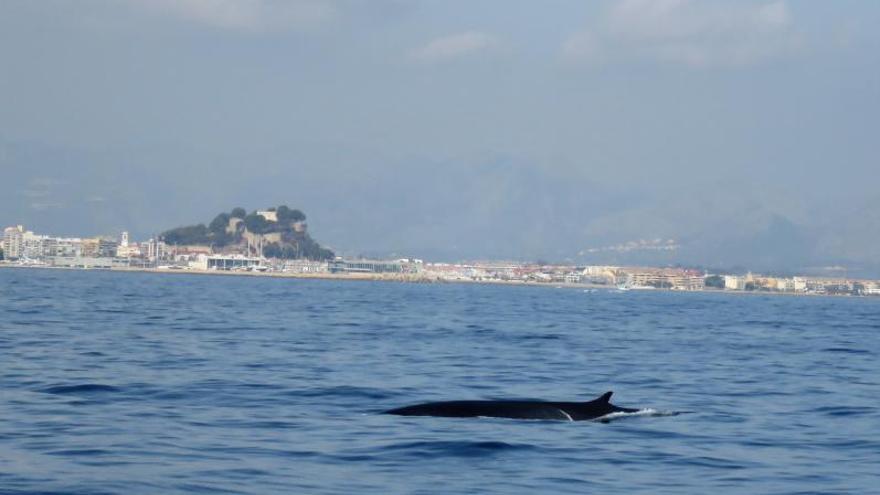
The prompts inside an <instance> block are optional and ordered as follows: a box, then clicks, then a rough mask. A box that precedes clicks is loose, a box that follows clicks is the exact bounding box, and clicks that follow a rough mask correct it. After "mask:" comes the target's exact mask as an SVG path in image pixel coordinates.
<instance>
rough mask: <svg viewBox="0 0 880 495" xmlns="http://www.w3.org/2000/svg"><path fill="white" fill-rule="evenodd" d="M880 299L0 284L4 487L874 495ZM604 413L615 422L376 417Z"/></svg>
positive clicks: (87, 278)
mask: <svg viewBox="0 0 880 495" xmlns="http://www.w3.org/2000/svg"><path fill="white" fill-rule="evenodd" d="M878 358H880V300H869V299H849V298H820V297H781V296H775V297H774V296H769V297H765V296H736V295H725V294H687V293H668V292H637V291H630V292H627V293H610V292H609V293H605V292H598V293H584V292H583V291H580V290H575V289H553V288H536V287H502V286H476V285H415V284H412V285H406V284H396V283H369V282H334V281H302V280H293V279H268V278H250V277H222V276H185V275H176V276H175V275H157V274H121V273H108V272H72V271H51V270H18V269H5V270H0V394H2V396H0V492H2V493H36V492H41V493H42V492H53V493H83V494H86V493H88V494H97V493H125V494H141V493H143V494H153V493H197V492H207V493H254V494H265V493H360V494H363V493H375V494H386V493H426V494H427V493H498V494H508V493H585V492H595V493H675V494H679V493H700V494H703V493H774V494H783V493H790V494H795V493H853V494H855V493H858V494H863V493H880V488H878V486H880V485H878V482H880V477H878V473H880V361H878ZM606 390H614V391H615V396H614V399H613V402H615V403H617V404H619V405H622V406H627V407H637V408H652V409H654V410H656V411H661V412H662V411H667V412H673V411H692V412H691V413H690V414H682V415H678V416H654V415H636V416H633V417H628V418H623V419H619V420H616V421H612V422H610V423H607V424H605V423H598V422H578V423H566V422H546V421H517V420H503V419H443V418H417V417H416V418H413V417H397V416H389V415H381V414H377V413H378V412H380V411H382V410H384V409H387V408H391V407H396V406H402V405H407V404H411V403H414V402H422V401H430V400H444V399H471V398H473V399H478V398H498V397H505V398H514V397H519V398H522V397H532V398H543V399H556V400H576V399H583V400H588V399H591V398H593V397H595V396H596V395H598V394H600V393H602V392H604V391H606Z"/></svg>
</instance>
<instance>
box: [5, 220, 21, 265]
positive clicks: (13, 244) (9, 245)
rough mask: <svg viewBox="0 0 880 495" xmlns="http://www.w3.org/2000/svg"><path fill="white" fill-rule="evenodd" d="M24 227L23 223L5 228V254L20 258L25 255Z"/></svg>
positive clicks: (8, 256)
mask: <svg viewBox="0 0 880 495" xmlns="http://www.w3.org/2000/svg"><path fill="white" fill-rule="evenodd" d="M24 232H25V230H24V227H23V226H21V225H18V226H15V227H7V228H5V229H3V256H4V257H5V258H6V259H18V258H21V257H22V256H23V255H24Z"/></svg>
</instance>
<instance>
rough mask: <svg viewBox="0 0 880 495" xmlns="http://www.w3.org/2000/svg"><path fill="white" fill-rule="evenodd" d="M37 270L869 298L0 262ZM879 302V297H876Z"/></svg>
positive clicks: (380, 275) (400, 276)
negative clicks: (82, 266) (78, 266)
mask: <svg viewBox="0 0 880 495" xmlns="http://www.w3.org/2000/svg"><path fill="white" fill-rule="evenodd" d="M4 268H7V269H38V270H64V271H98V272H114V273H152V274H160V275H166V274H167V275H197V276H221V277H222V276H226V277H266V278H280V279H284V278H289V279H301V280H340V281H355V282H357V281H360V282H397V283H408V284H465V285H502V286H508V287H545V288H550V289H583V290H602V291H607V292H615V293H617V292H619V293H625V292H670V293H705V294H731V295H753V296H754V295H767V296H795V297H835V298H838V297H846V298H856V299H871V296H866V295H861V296H858V295H855V296H854V295H847V294H816V293H810V292H782V291H744V290H739V291H737V290H725V289H695V290H676V289H667V288H662V289H661V288H653V289H632V288H631V289H628V290H626V291H621V290H619V289H618V288H617V287H615V286H611V285H602V284H584V283H570V282H537V281H525V280H522V281H521V280H497V279H481V280H468V279H453V280H450V279H441V278H431V277H427V276H424V275H419V274H400V273H277V272H268V273H267V272H250V271H226V270H193V269H188V270H176V269H159V268H137V267H119V268H71V267H63V266H40V265H11V264H5V263H0V269H4ZM878 299H880V297H878Z"/></svg>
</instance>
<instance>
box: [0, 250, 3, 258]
mask: <svg viewBox="0 0 880 495" xmlns="http://www.w3.org/2000/svg"><path fill="white" fill-rule="evenodd" d="M3 259H4V258H3V248H0V260H3Z"/></svg>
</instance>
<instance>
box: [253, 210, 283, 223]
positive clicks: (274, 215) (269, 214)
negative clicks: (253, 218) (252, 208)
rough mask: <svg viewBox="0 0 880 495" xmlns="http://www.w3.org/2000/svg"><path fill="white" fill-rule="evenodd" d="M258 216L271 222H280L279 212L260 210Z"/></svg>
mask: <svg viewBox="0 0 880 495" xmlns="http://www.w3.org/2000/svg"><path fill="white" fill-rule="evenodd" d="M257 215H260V216H261V217H263V218H265V219H266V220H267V221H269V222H277V221H278V212H277V211H275V210H258V211H257Z"/></svg>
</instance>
